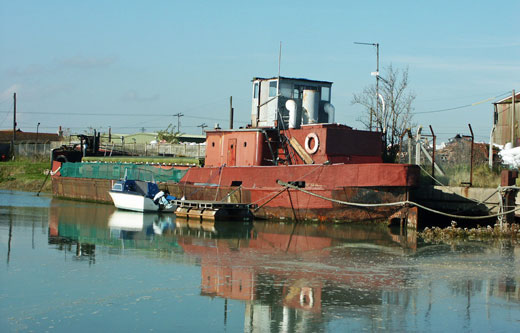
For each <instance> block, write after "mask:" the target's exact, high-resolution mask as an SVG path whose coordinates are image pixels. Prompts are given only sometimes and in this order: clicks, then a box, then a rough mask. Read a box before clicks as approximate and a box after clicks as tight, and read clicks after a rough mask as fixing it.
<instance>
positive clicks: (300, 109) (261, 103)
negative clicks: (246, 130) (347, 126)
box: [251, 77, 334, 128]
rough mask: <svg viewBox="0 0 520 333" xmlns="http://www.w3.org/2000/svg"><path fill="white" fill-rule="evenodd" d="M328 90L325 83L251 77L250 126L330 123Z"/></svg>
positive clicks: (329, 92)
mask: <svg viewBox="0 0 520 333" xmlns="http://www.w3.org/2000/svg"><path fill="white" fill-rule="evenodd" d="M331 87H332V82H328V81H316V80H307V79H296V78H287V77H273V78H258V77H255V78H253V101H252V108H251V126H252V127H276V126H277V125H280V127H281V128H289V127H291V128H292V127H296V128H297V127H299V126H300V124H316V123H333V122H334V107H333V106H332V104H330V95H331ZM289 101H292V102H289ZM293 112H294V113H295V114H292V113H293ZM281 120H283V124H282V123H280V121H281ZM290 120H292V122H291V121H290Z"/></svg>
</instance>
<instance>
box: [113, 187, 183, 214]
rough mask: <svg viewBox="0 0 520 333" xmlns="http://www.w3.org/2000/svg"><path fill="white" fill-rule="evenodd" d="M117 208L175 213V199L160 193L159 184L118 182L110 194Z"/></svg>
mask: <svg viewBox="0 0 520 333" xmlns="http://www.w3.org/2000/svg"><path fill="white" fill-rule="evenodd" d="M108 193H109V194H110V197H111V198H112V201H114V205H115V206H116V207H117V208H120V209H125V210H133V211H136V212H156V211H171V212H173V211H175V208H176V206H175V205H173V204H172V203H171V200H174V199H175V198H174V197H170V196H168V195H166V194H165V193H164V192H162V191H159V187H158V186H157V184H155V183H153V182H145V181H140V180H127V179H125V180H120V181H117V182H116V183H115V184H114V186H112V189H111V190H110V191H109V192H108Z"/></svg>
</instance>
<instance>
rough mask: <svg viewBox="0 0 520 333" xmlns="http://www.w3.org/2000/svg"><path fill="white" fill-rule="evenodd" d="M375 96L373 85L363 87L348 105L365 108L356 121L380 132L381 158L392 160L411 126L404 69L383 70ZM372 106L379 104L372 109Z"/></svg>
mask: <svg viewBox="0 0 520 333" xmlns="http://www.w3.org/2000/svg"><path fill="white" fill-rule="evenodd" d="M379 94H380V95H381V97H382V100H381V97H380V98H376V85H375V84H374V85H370V86H368V87H365V88H364V89H363V91H362V92H361V93H358V94H354V96H353V98H352V104H360V105H362V106H364V107H365V109H366V110H365V113H364V114H363V115H362V116H361V117H360V118H359V119H358V120H359V121H361V122H362V123H363V124H364V125H365V127H366V128H367V129H369V128H371V127H372V126H374V127H375V128H376V130H378V131H380V132H381V133H383V140H384V144H385V147H386V148H387V149H386V151H385V152H384V154H385V155H384V156H383V158H384V159H385V160H386V161H394V160H395V157H396V154H397V151H398V149H399V145H400V144H401V140H402V139H403V136H404V134H405V133H406V130H407V129H408V128H411V127H412V126H413V124H412V113H411V112H412V110H413V106H412V104H413V101H414V100H415V94H414V93H413V92H409V91H408V68H406V69H404V70H400V69H394V67H393V66H392V65H390V66H388V67H386V68H385V69H384V71H383V76H380V77H379ZM376 103H379V105H378V107H376Z"/></svg>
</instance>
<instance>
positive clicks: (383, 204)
mask: <svg viewBox="0 0 520 333" xmlns="http://www.w3.org/2000/svg"><path fill="white" fill-rule="evenodd" d="M278 184H279V185H281V186H284V187H285V188H292V189H295V190H298V191H301V192H303V193H306V194H309V195H312V196H315V197H317V198H320V199H323V200H327V201H330V202H334V203H338V204H341V205H347V206H354V207H389V206H406V205H412V206H416V207H419V208H422V209H424V210H427V211H429V212H432V213H435V214H439V215H444V216H447V217H452V218H459V219H467V220H484V219H489V218H492V217H498V216H503V215H507V214H510V213H514V212H516V211H520V207H518V208H515V209H512V210H509V211H506V212H502V213H497V214H492V215H486V216H464V215H455V214H450V213H445V212H441V211H439V210H436V209H433V208H430V207H426V206H423V205H421V204H419V203H417V202H414V201H410V200H405V201H397V202H386V203H378V204H364V203H357V202H348V201H342V200H337V199H333V198H328V197H325V196H323V195H320V194H316V193H313V192H310V191H307V190H304V189H302V188H300V187H297V186H294V185H291V184H289V183H285V182H282V181H280V180H279V181H278Z"/></svg>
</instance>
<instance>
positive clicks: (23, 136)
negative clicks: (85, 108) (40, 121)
mask: <svg viewBox="0 0 520 333" xmlns="http://www.w3.org/2000/svg"><path fill="white" fill-rule="evenodd" d="M12 139H13V130H0V142H10V141H11V140H12ZM36 139H38V141H39V142H46V141H62V140H63V137H62V136H59V135H58V134H55V133H36V132H22V131H21V130H17V131H16V141H34V142H35V141H36Z"/></svg>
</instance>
